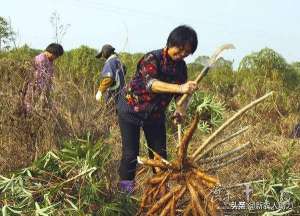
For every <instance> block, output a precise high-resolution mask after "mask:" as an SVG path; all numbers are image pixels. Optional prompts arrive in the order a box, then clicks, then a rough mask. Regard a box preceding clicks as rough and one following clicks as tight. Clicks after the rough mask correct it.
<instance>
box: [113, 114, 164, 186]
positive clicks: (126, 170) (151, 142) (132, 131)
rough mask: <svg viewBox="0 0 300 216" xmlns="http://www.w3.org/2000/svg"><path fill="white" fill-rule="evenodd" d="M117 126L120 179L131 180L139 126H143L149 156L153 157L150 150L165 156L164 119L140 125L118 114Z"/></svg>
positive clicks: (135, 158) (133, 171)
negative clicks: (119, 142)
mask: <svg viewBox="0 0 300 216" xmlns="http://www.w3.org/2000/svg"><path fill="white" fill-rule="evenodd" d="M119 127H120V130H121V136H122V159H121V163H120V168H119V175H120V178H121V180H133V179H134V176H135V171H136V164H137V156H138V155H139V144H140V128H143V131H144V134H145V138H146V141H147V144H148V147H149V148H150V149H149V157H150V158H153V153H152V151H151V150H153V151H155V152H156V153H158V154H159V155H160V156H162V157H163V158H166V157H167V151H166V127H165V121H164V120H163V121H156V122H153V121H152V122H151V123H147V122H144V123H143V124H142V126H140V125H138V124H134V123H132V122H130V121H126V120H125V119H123V118H122V117H120V116H119Z"/></svg>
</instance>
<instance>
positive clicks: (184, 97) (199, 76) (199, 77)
mask: <svg viewBox="0 0 300 216" xmlns="http://www.w3.org/2000/svg"><path fill="white" fill-rule="evenodd" d="M209 69H210V66H205V67H204V68H203V69H202V71H201V72H200V74H199V75H198V76H197V77H196V79H195V80H194V81H195V82H196V83H197V84H199V82H200V81H201V80H202V79H203V77H205V76H206V74H207V73H208V71H209ZM188 96H189V95H188V94H183V95H182V96H181V97H180V99H179V100H178V102H177V106H182V104H183V103H184V101H185V100H186V99H187V98H188Z"/></svg>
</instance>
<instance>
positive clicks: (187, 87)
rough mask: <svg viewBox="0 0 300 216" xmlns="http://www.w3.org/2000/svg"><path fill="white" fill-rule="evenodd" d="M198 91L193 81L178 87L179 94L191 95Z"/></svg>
mask: <svg viewBox="0 0 300 216" xmlns="http://www.w3.org/2000/svg"><path fill="white" fill-rule="evenodd" d="M197 89H198V87H197V83H196V82H195V81H187V82H186V83H184V84H182V85H179V93H181V94H192V93H193V92H194V91H196V90H197Z"/></svg>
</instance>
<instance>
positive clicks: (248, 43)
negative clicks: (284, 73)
mask: <svg viewBox="0 0 300 216" xmlns="http://www.w3.org/2000/svg"><path fill="white" fill-rule="evenodd" d="M0 2H1V4H0V5H1V7H0V16H3V17H5V18H9V19H10V20H11V23H12V27H13V28H14V29H15V31H17V33H18V37H17V44H18V45H19V46H21V45H23V44H25V43H26V44H28V45H29V46H31V47H33V48H39V49H44V48H45V47H46V46H47V45H48V44H49V43H51V42H53V40H54V39H53V38H54V37H53V35H54V30H53V27H52V25H51V23H50V17H51V15H52V14H53V13H54V12H56V13H57V14H59V16H60V19H61V23H62V24H64V25H67V24H69V25H70V27H69V28H68V29H67V32H66V35H65V36H64V37H63V39H62V44H63V46H64V48H65V50H70V49H73V48H77V47H79V46H80V45H87V46H90V47H93V48H96V49H99V48H100V47H101V46H102V45H103V44H105V43H110V44H112V45H113V46H114V47H115V48H116V51H117V52H130V53H134V52H148V51H151V50H154V49H159V48H162V47H164V46H165V44H166V40H167V37H168V35H169V33H170V32H171V31H172V30H173V29H174V28H175V27H177V26H178V25H181V24H186V25H190V26H191V27H193V28H194V29H195V30H196V32H197V34H198V41H199V43H198V48H197V50H196V52H195V53H194V54H193V55H192V56H190V57H188V58H187V59H186V60H187V62H191V61H193V60H194V59H195V58H196V57H197V56H199V55H211V54H212V53H213V51H214V50H215V49H216V48H217V47H218V46H220V45H222V44H224V43H233V44H234V45H235V47H236V49H235V50H231V51H226V52H225V53H224V54H223V56H224V58H226V59H228V60H233V61H234V64H235V65H238V63H239V62H240V60H241V59H242V58H243V57H244V56H245V55H248V54H250V53H252V52H257V51H259V50H260V49H262V48H265V47H269V48H272V49H274V50H275V51H277V52H278V53H280V54H281V55H282V56H283V57H284V58H285V59H286V60H287V61H288V62H294V61H300V43H299V42H300V28H299V21H300V13H299V8H300V1H299V0H285V1H279V0H223V1H220V0H206V1H203V0H185V1H179V0H173V1H171V0H152V1H144V0H127V1H125V0H114V1H108V0H106V1H104V0H47V1H46V0H26V1H25V0H0Z"/></svg>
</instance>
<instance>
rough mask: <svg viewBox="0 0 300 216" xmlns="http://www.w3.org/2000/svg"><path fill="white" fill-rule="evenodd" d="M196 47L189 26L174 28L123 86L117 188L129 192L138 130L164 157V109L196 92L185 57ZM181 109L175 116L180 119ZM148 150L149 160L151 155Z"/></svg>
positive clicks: (132, 176) (141, 60) (119, 112)
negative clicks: (186, 95)
mask: <svg viewBox="0 0 300 216" xmlns="http://www.w3.org/2000/svg"><path fill="white" fill-rule="evenodd" d="M197 45H198V39H197V33H196V32H195V30H194V29H192V28H191V27H189V26H186V25H182V26H178V27H177V28H175V29H174V30H173V31H172V32H171V33H170V35H169V37H168V39H167V43H166V47H164V48H162V49H159V50H154V51H151V52H149V53H147V54H146V55H144V56H143V57H142V58H141V59H140V61H139V62H138V64H137V69H136V73H135V75H134V77H133V78H132V79H131V80H130V82H129V83H128V84H127V85H126V87H125V88H124V90H123V91H122V93H121V94H120V99H119V101H118V104H117V113H118V122H119V127H120V131H121V136H122V159H121V162H120V168H119V175H120V183H119V186H120V189H121V191H124V192H129V193H130V192H132V191H133V188H134V178H135V171H136V164H137V156H138V154H139V140H140V128H142V129H143V131H144V134H145V138H146V141H147V145H148V147H149V148H150V149H151V150H153V151H155V152H156V153H158V154H159V155H161V156H162V157H163V158H166V157H167V150H166V127H165V118H166V117H165V110H166V108H167V106H168V104H169V103H170V101H171V100H172V99H173V98H175V99H176V98H178V97H179V96H181V95H182V94H185V93H187V94H192V93H193V92H194V91H195V90H196V89H197V84H196V82H194V81H187V66H186V63H185V61H184V58H186V57H187V56H189V55H190V54H192V53H194V52H195V50H196V48H197ZM184 110H185V109H184V108H183V109H182V108H181V109H177V111H176V113H175V116H177V117H179V119H180V117H181V118H182V116H183V115H184ZM151 150H150V151H149V156H150V158H153V153H152V152H151Z"/></svg>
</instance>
